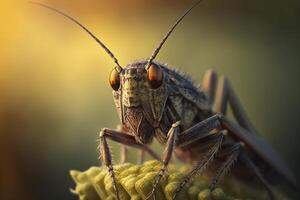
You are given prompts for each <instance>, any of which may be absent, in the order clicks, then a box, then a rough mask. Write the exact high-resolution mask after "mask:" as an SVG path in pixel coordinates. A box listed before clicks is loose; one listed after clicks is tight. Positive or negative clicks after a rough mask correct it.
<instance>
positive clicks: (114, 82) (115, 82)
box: [109, 68, 120, 91]
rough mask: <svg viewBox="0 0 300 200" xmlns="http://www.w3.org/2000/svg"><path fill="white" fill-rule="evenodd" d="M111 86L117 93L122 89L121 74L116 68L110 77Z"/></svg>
mask: <svg viewBox="0 0 300 200" xmlns="http://www.w3.org/2000/svg"><path fill="white" fill-rule="evenodd" d="M109 84H110V86H111V87H112V88H113V89H114V90H115V91H117V90H118V89H119V87H120V74H119V72H118V71H117V70H116V69H115V68H114V69H113V70H112V71H111V73H110V75H109Z"/></svg>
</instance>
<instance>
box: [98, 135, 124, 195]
mask: <svg viewBox="0 0 300 200" xmlns="http://www.w3.org/2000/svg"><path fill="white" fill-rule="evenodd" d="M104 135H105V130H102V131H101V132H100V151H101V159H102V161H103V164H104V165H105V166H106V167H107V168H108V172H109V175H110V177H111V180H112V185H113V188H114V190H115V192H116V196H117V199H118V200H120V197H119V190H118V187H117V184H116V176H115V173H114V169H113V165H112V159H111V154H110V150H109V147H108V144H107V141H106V138H105V136H104Z"/></svg>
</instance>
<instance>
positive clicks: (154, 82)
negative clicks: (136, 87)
mask: <svg viewBox="0 0 300 200" xmlns="http://www.w3.org/2000/svg"><path fill="white" fill-rule="evenodd" d="M147 79H148V83H149V85H150V87H151V88H152V89H157V88H159V86H161V84H162V82H163V71H162V69H161V68H160V67H159V66H157V65H155V64H151V65H150V67H149V68H148V71H147Z"/></svg>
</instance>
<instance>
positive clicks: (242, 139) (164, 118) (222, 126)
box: [33, 0, 297, 200]
mask: <svg viewBox="0 0 300 200" xmlns="http://www.w3.org/2000/svg"><path fill="white" fill-rule="evenodd" d="M200 2H201V0H200V1H197V2H196V3H195V4H194V5H192V6H191V7H190V8H189V9H188V10H187V11H186V12H185V13H184V14H183V15H182V16H181V17H179V18H178V19H177V21H176V23H175V24H174V25H173V26H172V27H171V29H169V31H168V32H167V34H166V35H165V37H164V38H163V39H162V41H161V42H160V43H159V45H158V47H157V48H156V49H155V51H154V53H153V54H152V55H151V56H150V58H149V59H147V60H142V61H139V62H134V63H131V64H128V65H127V66H126V67H124V68H123V67H121V65H120V64H119V61H118V59H117V58H116V57H115V56H114V54H113V53H112V52H111V51H110V50H109V49H108V48H107V46H105V45H104V44H103V43H102V41H101V40H100V39H98V38H97V37H96V36H95V35H94V34H93V33H92V32H90V31H89V30H88V29H87V28H86V27H85V26H83V25H82V24H81V23H79V22H78V21H77V20H75V19H74V18H72V17H70V16H69V15H67V14H65V13H63V12H61V11H59V10H57V9H55V8H52V7H49V6H47V5H44V4H40V3H35V2H33V3H35V4H37V5H40V6H43V7H46V8H48V9H50V10H52V11H55V12H57V13H59V14H61V15H63V16H65V17H67V18H68V19H70V20H71V21H73V22H74V23H75V24H77V25H79V26H80V27H81V28H83V29H84V30H85V31H86V32H87V33H88V34H89V35H90V36H91V37H92V38H93V39H94V40H96V42H97V43H98V44H99V45H100V46H101V47H102V48H103V49H104V50H105V51H106V53H108V55H109V56H110V57H111V58H112V59H113V61H114V63H115V65H116V66H115V67H114V69H113V70H112V71H111V73H110V76H109V83H110V85H111V87H112V89H113V98H114V101H115V105H116V109H117V112H118V115H119V117H120V121H121V125H120V128H119V129H118V130H113V129H108V128H103V129H102V130H101V131H100V145H99V147H100V153H101V156H100V157H101V160H102V163H103V165H105V166H106V167H107V168H108V171H109V174H110V176H111V180H112V185H113V188H114V190H115V193H116V198H117V199H118V200H119V199H120V197H119V190H118V187H117V179H116V176H115V172H114V168H113V163H112V159H111V153H110V149H109V146H108V143H107V139H110V140H113V141H115V142H118V143H121V144H122V148H121V151H122V152H121V162H125V161H126V157H127V147H128V146H129V147H135V148H138V149H140V152H141V160H143V156H144V152H147V153H149V154H150V155H151V156H152V157H154V158H155V159H160V158H159V156H158V155H157V154H156V153H155V152H154V151H153V150H151V148H150V147H149V146H148V145H149V144H150V143H151V142H152V140H153V138H156V139H157V140H158V141H159V143H161V144H162V145H164V148H165V149H164V152H163V156H162V167H161V169H160V170H159V172H158V175H157V176H156V178H155V180H154V182H153V188H152V191H151V193H150V194H149V196H148V197H147V199H149V198H155V190H156V188H157V186H158V185H159V183H160V180H161V178H162V177H163V176H164V174H165V173H166V171H167V166H168V164H169V163H170V160H171V157H172V154H173V153H174V154H175V155H176V157H177V158H179V159H180V160H181V161H183V162H186V163H191V164H194V165H195V166H194V168H193V169H192V170H191V171H190V173H189V174H188V175H187V176H186V177H185V178H184V179H183V180H182V182H181V183H180V184H179V186H178V188H177V190H176V191H175V193H174V195H173V198H172V199H176V197H177V195H178V193H179V192H180V191H181V190H182V188H183V187H184V186H185V185H186V184H187V183H189V182H190V180H191V179H192V178H193V177H194V176H196V175H199V174H201V173H202V172H203V171H204V169H206V168H207V167H208V165H209V164H210V163H212V167H210V168H209V169H208V170H207V171H208V172H210V173H211V174H212V181H211V185H210V190H211V191H213V190H214V189H215V188H216V186H217V184H218V182H219V180H220V178H221V177H222V176H223V175H224V174H225V173H227V172H228V171H230V170H231V169H232V171H233V173H232V174H233V175H235V176H237V177H238V178H241V179H244V180H246V181H249V178H250V179H251V178H252V177H253V175H255V176H256V177H257V179H258V180H259V181H260V182H261V184H262V185H263V186H264V187H265V189H266V190H267V191H268V194H269V197H270V199H274V198H275V196H274V192H273V189H272V187H271V184H270V183H269V181H268V179H270V178H272V177H271V176H272V173H275V174H276V177H279V178H280V179H281V180H284V181H286V182H287V183H290V185H297V181H296V179H295V176H294V175H293V174H292V172H291V171H290V169H289V168H288V167H287V165H286V164H285V162H284V161H283V160H282V159H281V158H280V157H279V156H278V154H277V153H276V152H275V151H274V150H273V149H272V148H271V147H270V145H269V144H268V143H266V142H265V141H264V140H263V139H261V138H259V137H258V135H257V134H256V130H255V128H254V126H253V125H252V123H251V122H250V120H249V118H248V117H247V115H246V113H245V111H244V109H243V107H242V105H241V103H240V101H239V99H238V97H237V96H236V94H235V92H234V90H233V88H232V87H231V85H230V83H229V80H228V79H227V78H226V77H224V76H222V77H221V78H220V80H219V85H220V87H219V88H220V89H219V91H218V95H216V93H217V91H216V85H217V73H216V72H215V71H214V70H207V71H206V73H205V74H204V77H203V81H202V84H201V86H200V87H199V86H196V85H195V84H194V83H193V81H191V79H190V78H189V77H188V76H186V75H185V74H183V73H181V72H179V71H177V70H176V69H173V68H171V67H169V66H167V65H164V64H161V63H159V62H156V61H155V58H156V56H157V55H158V53H159V51H160V50H161V48H162V46H163V44H164V43H165V42H166V40H167V39H168V37H169V36H170V35H171V33H172V32H173V31H174V29H175V28H176V27H177V25H178V24H179V23H180V22H181V21H182V20H183V18H184V17H185V16H186V15H187V14H188V13H189V12H190V11H191V10H192V9H193V8H195V7H196V6H197V5H198V4H199V3H200ZM215 96H216V98H215ZM214 104H215V109H214V110H213V105H214ZM228 104H229V105H230V107H231V109H232V112H233V115H234V118H235V121H232V120H231V119H229V118H228V117H227V116H226V110H227V107H228ZM234 163H237V165H236V166H235V168H232V167H233V165H234ZM213 164H214V165H213ZM262 167H263V168H264V169H261V168H262ZM240 171H242V172H243V173H242V174H243V175H241V173H239V172H240ZM271 172H272V173H271ZM273 176H274V175H273Z"/></svg>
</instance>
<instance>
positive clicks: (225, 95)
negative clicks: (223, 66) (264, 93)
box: [201, 69, 256, 133]
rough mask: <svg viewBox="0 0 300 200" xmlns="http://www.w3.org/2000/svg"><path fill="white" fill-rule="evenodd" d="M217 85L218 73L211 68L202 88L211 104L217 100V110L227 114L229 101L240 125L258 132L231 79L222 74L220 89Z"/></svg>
mask: <svg viewBox="0 0 300 200" xmlns="http://www.w3.org/2000/svg"><path fill="white" fill-rule="evenodd" d="M216 85H217V73H216V72H215V71H214V70H212V69H209V70H207V71H206V72H205V74H204V76H203V81H202V84H201V89H202V90H203V91H204V92H205V93H206V94H207V95H208V97H209V100H210V102H211V104H213V103H214V100H215V98H216V100H215V111H216V112H217V113H222V114H223V115H226V110H227V104H228V103H229V105H230V107H231V109H232V112H233V114H234V117H235V118H236V120H237V121H238V123H239V125H240V126H242V127H244V128H245V129H247V130H249V131H251V132H254V133H255V132H256V131H255V128H254V126H253V125H252V123H251V122H250V120H249V119H248V117H247V115H246V112H245V111H244V109H243V106H242V104H241V103H240V101H239V99H238V97H237V96H236V94H235V92H234V90H233V88H232V87H231V85H230V83H229V80H228V79H227V78H226V77H225V76H221V78H220V80H219V85H218V90H216Z"/></svg>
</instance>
